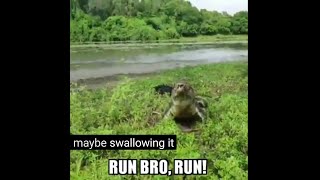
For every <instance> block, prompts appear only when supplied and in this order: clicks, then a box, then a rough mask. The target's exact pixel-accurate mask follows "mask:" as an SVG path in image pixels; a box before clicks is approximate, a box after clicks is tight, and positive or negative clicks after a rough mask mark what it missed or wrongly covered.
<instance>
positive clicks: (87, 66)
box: [70, 43, 248, 83]
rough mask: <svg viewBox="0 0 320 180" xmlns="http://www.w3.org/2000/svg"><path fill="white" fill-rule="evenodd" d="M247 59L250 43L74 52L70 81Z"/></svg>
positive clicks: (81, 50) (71, 61)
mask: <svg viewBox="0 0 320 180" xmlns="http://www.w3.org/2000/svg"><path fill="white" fill-rule="evenodd" d="M247 57H248V49H247V43H234V44H230V43H227V44H211V45H168V46H158V47H151V46H149V47H148V46H145V47H141V46H139V47H117V48H72V49H71V50H70V59H71V60H70V81H71V82H79V81H86V82H90V80H92V81H96V80H97V79H112V77H115V76H117V75H122V74H132V75H139V74H146V73H153V72H158V71H161V70H166V69H173V68H179V67H184V66H194V65H198V64H207V63H216V62H223V61H233V60H240V59H241V60H243V59H247ZM101 81H103V80H101ZM95 83H103V82H95Z"/></svg>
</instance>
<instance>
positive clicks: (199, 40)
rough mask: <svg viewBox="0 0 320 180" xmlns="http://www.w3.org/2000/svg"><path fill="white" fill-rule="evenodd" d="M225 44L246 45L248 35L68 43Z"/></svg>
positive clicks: (74, 44)
mask: <svg viewBox="0 0 320 180" xmlns="http://www.w3.org/2000/svg"><path fill="white" fill-rule="evenodd" d="M225 43H248V35H213V36H197V37H181V38H180V39H167V40H150V41H133V40H128V41H106V42H70V48H81V47H104V46H105V47H108V46H117V47H119V46H120V47H122V46H164V45H192V44H196V45H201V44H203V45H206V44H208V45H210V44H225Z"/></svg>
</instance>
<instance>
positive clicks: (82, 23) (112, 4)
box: [70, 0, 248, 42]
mask: <svg viewBox="0 0 320 180" xmlns="http://www.w3.org/2000/svg"><path fill="white" fill-rule="evenodd" d="M70 3H71V11H70V13H71V14H70V19H71V20H70V41H71V42H87V41H90V42H101V41H104V42H105V41H129V40H130V41H148V40H168V39H179V38H181V37H196V36H199V35H206V36H212V35H217V34H221V35H231V34H233V35H239V34H242V35H243V34H248V12H246V11H240V12H238V13H236V14H234V15H233V16H231V15H229V14H228V13H226V12H221V13H220V12H217V11H207V10H205V9H201V10H199V9H197V8H196V7H194V6H192V4H191V3H190V2H189V1H186V0H71V2H70Z"/></svg>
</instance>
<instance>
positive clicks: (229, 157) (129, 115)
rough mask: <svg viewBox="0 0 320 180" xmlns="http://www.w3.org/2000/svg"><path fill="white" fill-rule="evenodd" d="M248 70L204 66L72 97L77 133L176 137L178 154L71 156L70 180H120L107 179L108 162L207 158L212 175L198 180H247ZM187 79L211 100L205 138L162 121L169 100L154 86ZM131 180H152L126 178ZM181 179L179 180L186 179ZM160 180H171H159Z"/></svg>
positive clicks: (89, 153)
mask: <svg viewBox="0 0 320 180" xmlns="http://www.w3.org/2000/svg"><path fill="white" fill-rule="evenodd" d="M247 68H248V65H247V63H246V62H233V63H221V64H211V65H200V66H197V67H187V68H183V69H177V70H170V71H167V72H163V73H161V74H159V75H155V76H152V77H147V78H145V79H139V80H129V79H125V80H123V82H122V83H120V84H119V85H118V86H117V87H115V88H113V89H112V90H110V89H108V90H107V89H98V90H96V91H85V90H83V91H80V92H70V96H71V100H70V103H71V105H70V110H71V112H70V117H71V127H70V128H71V133H73V134H176V135H177V143H178V148H177V150H176V151H71V163H70V168H71V172H70V175H71V179H72V180H80V179H90V180H91V179H92V180H95V179H96V180H104V179H121V177H122V176H108V159H111V158H113V159H117V158H119V159H121V158H122V159H126V158H130V159H148V158H152V159H168V160H169V162H170V163H171V164H170V168H171V169H172V168H173V166H172V163H173V159H183V158H187V159H195V158H206V159H208V161H209V162H208V163H209V166H208V175H207V176H189V178H193V179H200V178H203V179H219V178H222V179H247V177H248V137H247V135H248V125H247V122H248V102H247V101H248V90H247V88H248V74H247ZM185 77H188V79H189V82H190V83H191V84H192V85H193V86H194V87H195V89H196V91H197V92H198V94H200V95H204V96H211V97H212V98H210V97H208V101H209V110H210V118H209V120H208V123H207V124H198V126H199V128H201V133H199V134H195V133H191V134H186V133H182V132H181V131H180V130H179V128H178V127H177V126H176V125H175V123H174V122H173V121H160V122H158V123H155V122H157V121H158V120H159V115H152V111H158V112H162V111H163V110H164V109H165V108H166V106H167V103H168V101H169V97H166V96H159V95H156V94H154V90H153V89H152V87H153V86H156V85H158V84H163V83H165V84H167V83H169V84H171V83H174V82H175V81H177V80H179V79H181V78H185ZM125 178H127V179H153V178H155V176H154V177H152V176H127V177H125ZM182 178H183V177H182V176H177V177H175V179H182ZM157 179H168V177H166V176H157Z"/></svg>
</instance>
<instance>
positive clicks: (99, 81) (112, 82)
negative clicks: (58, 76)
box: [70, 59, 248, 90]
mask: <svg viewBox="0 0 320 180" xmlns="http://www.w3.org/2000/svg"><path fill="white" fill-rule="evenodd" d="M237 62H238V63H241V62H243V63H248V59H239V60H233V61H223V62H215V63H208V64H197V65H194V66H185V67H177V68H173V69H166V70H158V71H154V72H146V73H128V74H114V75H110V76H104V77H93V78H87V79H79V80H76V81H71V80H70V84H77V85H80V86H84V87H85V89H90V90H95V89H100V88H104V87H108V88H112V87H114V86H116V85H117V83H119V82H121V80H122V79H123V78H126V77H129V78H130V79H135V80H137V79H143V78H148V77H152V76H156V75H161V74H162V73H165V72H167V71H175V70H177V69H184V68H188V67H197V66H200V65H201V66H206V65H212V64H224V63H237Z"/></svg>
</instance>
